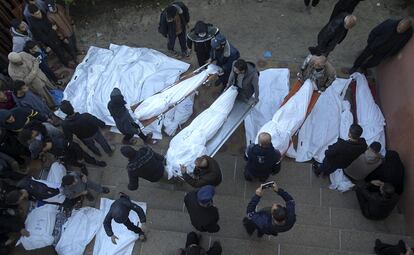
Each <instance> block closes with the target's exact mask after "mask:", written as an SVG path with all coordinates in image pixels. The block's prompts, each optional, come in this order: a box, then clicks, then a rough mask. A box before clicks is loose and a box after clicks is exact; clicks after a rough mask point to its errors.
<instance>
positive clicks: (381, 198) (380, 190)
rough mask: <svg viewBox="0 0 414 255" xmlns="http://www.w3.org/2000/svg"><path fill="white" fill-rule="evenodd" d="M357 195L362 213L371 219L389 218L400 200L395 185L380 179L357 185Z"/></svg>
mask: <svg viewBox="0 0 414 255" xmlns="http://www.w3.org/2000/svg"><path fill="white" fill-rule="evenodd" d="M356 196H357V198H358V202H359V206H360V207H361V211H362V214H363V215H364V216H365V217H366V218H368V219H371V220H383V219H385V218H387V217H388V216H389V215H390V214H391V212H392V210H394V207H395V206H396V205H397V203H398V200H399V196H398V195H397V194H396V193H395V189H394V187H393V186H392V185H391V184H389V183H384V182H382V181H379V180H374V181H371V182H370V183H364V184H362V185H359V186H357V189H356Z"/></svg>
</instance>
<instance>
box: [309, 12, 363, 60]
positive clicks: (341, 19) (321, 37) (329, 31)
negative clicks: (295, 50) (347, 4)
mask: <svg viewBox="0 0 414 255" xmlns="http://www.w3.org/2000/svg"><path fill="white" fill-rule="evenodd" d="M356 21H357V18H356V17H355V16H354V15H350V14H348V13H341V14H340V15H338V16H336V17H335V18H334V19H333V20H331V21H329V23H328V24H326V25H325V26H324V27H323V28H322V30H321V31H320V32H319V34H318V45H317V46H315V47H309V51H310V53H311V54H312V55H324V56H326V57H327V56H328V55H329V53H331V51H333V50H334V49H335V47H336V45H337V44H340V43H341V42H342V41H343V40H344V39H345V37H346V35H347V33H348V30H349V29H351V28H353V27H354V26H355V24H356Z"/></svg>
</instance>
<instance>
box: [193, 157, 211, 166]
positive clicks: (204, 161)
mask: <svg viewBox="0 0 414 255" xmlns="http://www.w3.org/2000/svg"><path fill="white" fill-rule="evenodd" d="M195 166H196V167H197V168H207V167H208V160H207V158H206V157H205V156H201V157H198V158H196V160H195Z"/></svg>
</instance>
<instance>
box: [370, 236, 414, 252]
mask: <svg viewBox="0 0 414 255" xmlns="http://www.w3.org/2000/svg"><path fill="white" fill-rule="evenodd" d="M374 251H375V253H376V254H378V255H412V254H414V249H413V248H410V247H409V246H408V245H407V244H406V243H405V242H404V241H403V240H400V241H399V242H398V243H397V244H396V245H392V244H387V243H383V242H381V240H379V239H376V240H375V247H374Z"/></svg>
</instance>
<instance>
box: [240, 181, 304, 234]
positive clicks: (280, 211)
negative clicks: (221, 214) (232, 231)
mask: <svg viewBox="0 0 414 255" xmlns="http://www.w3.org/2000/svg"><path fill="white" fill-rule="evenodd" d="M263 189H264V188H263V186H262V185H260V187H259V188H258V189H256V194H255V195H254V196H253V197H252V199H251V200H250V202H249V205H248V206H247V212H246V213H247V216H246V217H245V218H244V219H243V225H244V227H245V228H246V231H247V233H248V234H249V235H252V234H253V232H254V231H255V230H257V236H258V237H262V236H263V235H264V234H266V235H273V236H277V234H278V233H281V232H286V231H289V230H290V229H291V228H292V227H293V225H294V224H295V222H296V214H295V200H293V198H292V196H290V195H289V193H287V192H286V191H284V190H283V189H281V188H279V187H278V186H277V185H276V183H274V184H273V186H272V189H273V191H274V192H276V193H277V194H278V195H279V196H281V197H282V198H283V200H284V201H285V203H286V207H284V206H282V205H279V204H276V203H275V204H273V205H272V207H271V208H269V207H267V208H263V209H262V210H260V211H256V208H257V205H258V204H259V202H260V199H261V198H262V196H263Z"/></svg>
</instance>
